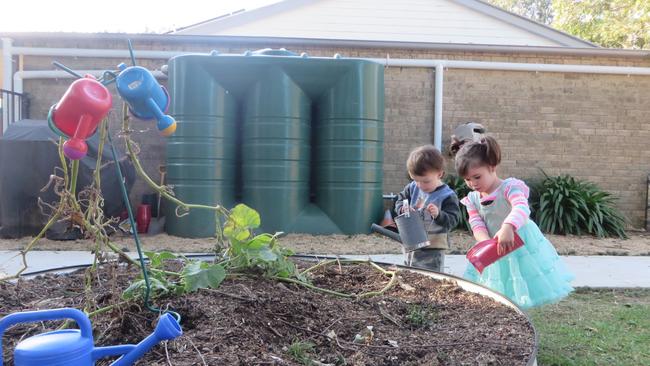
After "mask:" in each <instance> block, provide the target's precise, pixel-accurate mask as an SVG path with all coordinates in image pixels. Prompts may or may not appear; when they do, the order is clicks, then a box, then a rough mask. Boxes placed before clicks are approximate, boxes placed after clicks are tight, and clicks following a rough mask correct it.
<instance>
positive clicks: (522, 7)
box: [488, 0, 553, 25]
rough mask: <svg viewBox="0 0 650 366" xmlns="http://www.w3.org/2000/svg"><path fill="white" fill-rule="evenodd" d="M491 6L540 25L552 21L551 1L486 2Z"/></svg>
mask: <svg viewBox="0 0 650 366" xmlns="http://www.w3.org/2000/svg"><path fill="white" fill-rule="evenodd" d="M488 2H489V3H490V4H492V5H496V6H498V7H500V8H502V9H505V10H508V11H510V12H513V13H515V14H517V15H521V16H523V17H526V18H528V19H532V20H534V21H536V22H539V23H542V24H546V25H548V24H551V22H552V21H553V4H552V2H553V0H488Z"/></svg>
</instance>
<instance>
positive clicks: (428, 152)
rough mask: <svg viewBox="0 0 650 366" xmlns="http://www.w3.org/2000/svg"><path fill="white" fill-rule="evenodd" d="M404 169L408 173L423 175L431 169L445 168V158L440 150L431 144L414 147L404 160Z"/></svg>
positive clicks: (439, 170) (437, 170)
mask: <svg viewBox="0 0 650 366" xmlns="http://www.w3.org/2000/svg"><path fill="white" fill-rule="evenodd" d="M406 169H407V170H408V172H409V174H410V175H418V176H423V175H425V174H427V173H429V172H431V171H436V172H441V171H444V169H445V159H444V158H443V157H442V154H441V153H440V150H438V149H437V148H436V147H435V146H433V145H424V146H420V147H417V148H415V149H414V150H413V151H411V153H410V154H409V158H408V159H407V160H406Z"/></svg>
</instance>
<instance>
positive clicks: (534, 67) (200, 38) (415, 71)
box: [1, 0, 650, 228]
mask: <svg viewBox="0 0 650 366" xmlns="http://www.w3.org/2000/svg"><path fill="white" fill-rule="evenodd" d="M406 5H409V6H406ZM334 20H335V21H334ZM427 20H428V22H427ZM351 24H352V25H351ZM1 36H2V37H3V41H4V42H3V51H6V50H8V49H12V50H13V52H11V53H10V55H11V58H10V59H11V61H12V62H11V65H10V67H9V68H7V67H5V68H4V69H5V73H4V77H3V88H4V89H7V88H10V89H13V90H16V87H17V86H20V90H19V91H22V92H27V93H29V95H30V107H29V115H30V118H36V119H44V118H45V116H46V113H47V109H48V108H49V106H50V105H52V104H53V103H55V102H56V101H57V100H58V98H59V97H60V96H61V95H62V93H63V92H64V91H65V89H66V87H67V85H68V84H69V82H70V79H65V78H64V75H63V74H61V73H57V74H53V73H49V74H48V73H42V74H39V73H34V72H33V71H42V70H52V69H53V68H52V66H51V62H52V60H54V59H56V60H59V61H61V62H63V63H65V64H66V65H68V66H70V67H72V68H74V69H77V70H104V69H111V68H114V67H115V65H116V64H117V63H119V62H127V60H128V56H127V54H126V51H125V50H126V39H131V40H132V41H133V43H134V47H135V49H136V50H137V51H138V52H139V53H140V55H138V52H136V56H137V57H138V59H139V60H140V64H141V65H143V66H146V67H149V68H151V69H155V70H160V69H161V67H162V66H163V65H164V64H165V62H166V58H169V57H170V56H172V55H174V54H179V53H185V52H209V51H211V50H214V49H216V50H218V51H219V52H221V53H241V52H243V51H245V50H249V49H250V50H253V49H259V48H265V47H272V48H280V47H285V48H287V49H290V50H292V51H295V52H298V53H300V52H306V53H308V54H309V55H310V56H327V57H331V56H333V55H334V54H336V53H339V54H341V55H342V56H344V57H363V58H372V59H377V61H383V62H384V63H385V64H387V66H386V69H385V96H386V98H385V103H386V104H385V108H386V109H385V145H384V148H385V160H384V171H385V175H384V190H385V192H390V191H393V192H395V191H397V190H399V189H401V187H402V186H403V185H404V184H405V183H406V172H405V167H404V162H405V160H406V156H407V155H408V152H409V151H410V150H411V149H412V148H413V147H415V146H417V145H420V144H424V143H432V142H437V143H439V144H440V145H441V146H446V145H447V144H448V140H449V136H450V133H451V130H452V129H453V128H454V127H455V126H456V125H458V124H459V123H464V122H467V121H476V122H480V123H483V124H484V125H486V126H487V127H488V130H489V132H490V133H491V134H492V135H493V136H495V137H496V138H497V139H498V140H499V141H500V143H501V144H502V146H503V150H504V156H503V157H504V162H503V165H502V175H503V176H509V175H512V176H516V177H520V178H524V179H530V178H535V177H539V176H540V175H541V173H540V169H543V170H544V171H545V172H547V173H548V174H563V173H568V174H571V175H573V176H575V177H578V178H582V179H588V180H590V181H592V182H595V183H597V184H598V185H599V186H601V187H602V188H604V189H606V190H608V191H610V192H612V193H614V194H615V195H616V196H618V197H619V198H620V200H619V207H620V209H621V210H622V211H623V213H624V214H625V215H626V216H627V217H628V218H629V220H630V224H631V226H633V227H636V228H641V227H644V226H646V222H645V221H646V217H647V216H646V209H647V205H648V201H647V177H648V173H650V148H648V140H649V139H650V93H649V92H648V91H649V90H650V52H644V51H632V50H611V49H602V48H598V47H595V46H594V45H591V44H589V43H587V42H584V41H582V40H579V39H576V38H574V37H571V36H569V35H566V34H564V33H561V32H557V31H555V30H553V29H550V28H548V27H545V26H543V25H540V24H537V23H534V22H532V21H528V20H526V19H523V18H520V17H517V16H515V15H513V14H510V13H507V12H504V11H501V10H498V9H496V8H493V7H491V6H489V5H486V4H484V3H482V2H480V1H475V0H436V1H413V2H409V4H402V3H401V2H389V1H372V2H371V1H365V0H364V1H346V0H321V1H304V0H288V1H284V2H281V3H279V4H275V5H272V6H269V7H265V8H261V9H258V10H255V11H250V12H243V13H238V14H235V15H231V16H229V17H223V18H218V19H215V20H212V21H207V22H204V23H201V24H198V25H194V26H190V27H187V28H184V29H181V30H178V31H177V32H176V33H175V34H167V35H131V34H42V33H41V34H4V35H1ZM57 50H59V51H58V53H57ZM75 50H76V51H75ZM83 50H88V52H81V51H83ZM91 50H94V51H91ZM97 50H99V51H103V52H95V51H97ZM148 52H149V53H148ZM82 53H83V55H81V54H82ZM6 55H7V52H5V56H6ZM66 55H67V56H66ZM3 60H7V57H5V58H3ZM400 60H401V61H400ZM409 60H411V61H412V60H419V61H421V62H420V63H417V62H411V63H409V62H408V61H409ZM427 60H428V62H425V61H427ZM6 63H7V62H6V61H5V65H4V66H6ZM394 65H400V66H394ZM436 66H438V68H437V70H438V75H439V80H438V85H439V88H436ZM8 69H9V72H7V70H8ZM46 74H47V76H46ZM39 75H40V77H39ZM53 75H54V76H53ZM44 77H46V78H44ZM57 77H59V78H57ZM8 79H9V80H8ZM16 84H20V85H16ZM440 86H442V87H440ZM436 91H437V92H438V95H439V99H438V103H436ZM116 97H117V96H116ZM436 105H437V106H438V107H436ZM436 111H438V114H439V115H438V116H436ZM117 112H118V111H115V113H113V114H112V115H111V125H112V128H113V129H115V128H116V125H117ZM5 121H6V118H5ZM7 123H8V122H7ZM436 125H437V126H439V128H441V133H439V134H436V133H435V132H436V128H435V126H436ZM140 126H141V128H143V129H146V128H149V129H150V131H146V132H141V133H138V132H136V133H137V136H136V139H137V140H138V141H140V144H141V151H142V153H141V159H142V161H143V163H144V164H145V167H146V169H147V170H148V171H149V172H150V174H151V175H152V176H153V177H154V179H157V177H156V176H157V168H158V165H160V164H163V163H164V155H165V154H164V140H163V139H162V138H160V137H158V135H157V134H156V133H154V131H153V129H154V128H153V125H145V124H142V125H140ZM450 168H451V166H450ZM144 189H145V187H144V186H142V185H137V186H136V187H135V189H134V192H133V194H134V195H139V194H141V193H143V191H144Z"/></svg>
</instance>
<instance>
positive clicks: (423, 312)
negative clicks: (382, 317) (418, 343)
mask: <svg viewBox="0 0 650 366" xmlns="http://www.w3.org/2000/svg"><path fill="white" fill-rule="evenodd" d="M436 318H437V315H436V312H435V311H434V310H433V309H430V308H429V307H427V306H426V305H421V304H414V305H411V306H410V307H409V310H408V313H407V314H406V321H407V322H408V323H409V324H410V325H411V327H414V328H424V327H428V326H430V325H431V324H433V322H435V320H436Z"/></svg>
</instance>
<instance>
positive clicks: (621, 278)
mask: <svg viewBox="0 0 650 366" xmlns="http://www.w3.org/2000/svg"><path fill="white" fill-rule="evenodd" d="M129 255H130V256H132V257H136V255H137V253H135V252H131V253H129ZM341 257H345V258H354V259H366V258H368V257H370V258H371V259H372V260H374V261H377V262H385V263H397V264H402V263H403V261H402V256H401V255H397V254H377V255H370V256H368V255H346V256H341ZM92 258H93V255H92V254H91V253H90V252H86V251H33V252H29V253H28V254H27V264H28V265H29V267H28V269H27V272H34V271H41V270H45V269H50V268H56V267H66V266H74V265H83V264H88V263H91V261H92ZM562 258H563V260H564V261H565V263H566V264H567V266H568V267H569V269H570V270H571V271H573V273H575V275H576V279H575V280H574V281H573V286H575V287H582V286H587V287H646V288H650V257H631V256H584V257H583V256H565V257H562ZM466 266H467V260H466V259H465V256H463V255H448V256H446V257H445V272H446V273H449V274H453V275H457V276H462V274H463V272H464V271H465V267H466ZM20 268H21V258H20V255H19V254H18V252H16V251H0V277H4V276H6V275H7V274H14V273H16V272H17V271H18V270H19V269H20Z"/></svg>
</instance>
